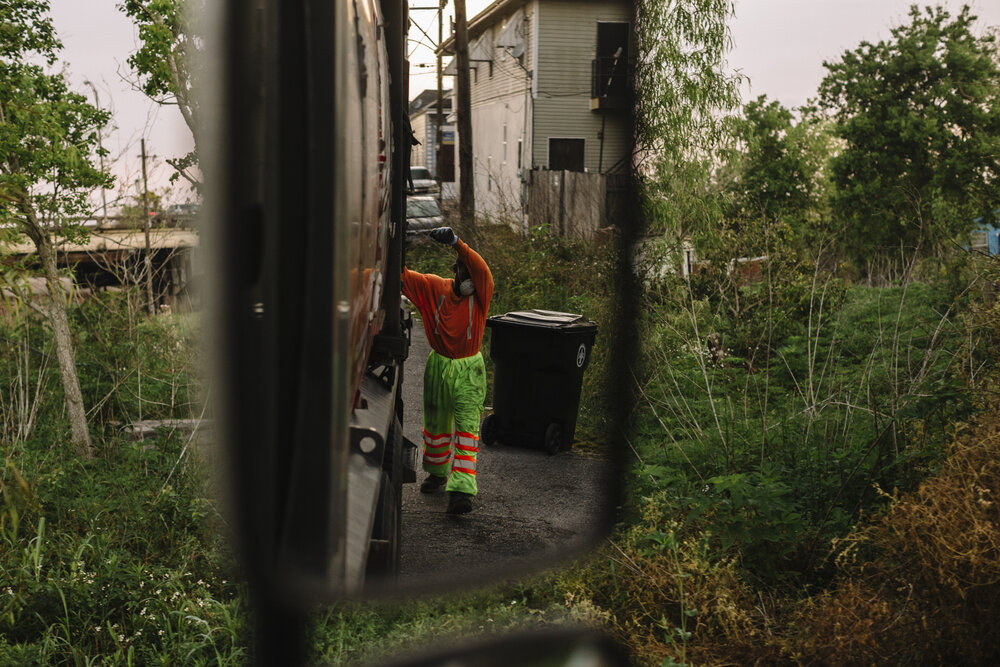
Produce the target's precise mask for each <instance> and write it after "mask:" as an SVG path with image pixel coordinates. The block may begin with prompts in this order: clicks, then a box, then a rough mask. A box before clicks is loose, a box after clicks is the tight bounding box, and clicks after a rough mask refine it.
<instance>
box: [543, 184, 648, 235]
mask: <svg viewBox="0 0 1000 667" xmlns="http://www.w3.org/2000/svg"><path fill="white" fill-rule="evenodd" d="M627 196H628V176H627V175H622V174H590V173H586V172H581V171H549V170H547V169H532V170H531V171H529V172H528V197H527V211H526V212H527V216H528V225H529V226H531V227H537V226H540V225H544V224H548V225H550V226H551V230H552V233H553V234H557V235H559V236H566V237H575V238H583V239H588V240H589V239H591V238H592V237H593V235H594V232H596V231H597V230H598V229H601V228H602V227H607V226H609V225H612V224H615V223H616V222H617V221H618V220H619V219H620V217H621V216H622V215H624V214H625V212H626V211H627V206H628V200H627Z"/></svg>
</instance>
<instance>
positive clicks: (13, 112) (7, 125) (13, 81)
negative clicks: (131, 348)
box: [0, 0, 112, 458]
mask: <svg viewBox="0 0 1000 667" xmlns="http://www.w3.org/2000/svg"><path fill="white" fill-rule="evenodd" d="M47 12H48V2H47V1H46V0H7V1H6V2H4V3H3V4H2V5H0V219H2V220H3V221H4V223H5V224H4V225H3V227H0V233H4V234H7V235H10V234H11V233H12V232H15V233H20V234H23V235H25V236H27V237H28V238H29V239H31V241H32V243H33V244H34V246H35V248H36V250H37V254H38V260H39V263H40V265H41V270H42V272H43V275H44V276H45V281H46V286H47V288H48V293H49V298H48V301H47V307H46V308H44V313H45V315H46V317H47V318H48V321H49V324H50V325H51V326H52V332H53V339H54V342H55V348H56V355H57V357H58V360H59V373H60V378H61V380H62V385H63V392H64V394H65V400H66V407H67V412H68V414H69V418H70V427H71V431H72V442H73V446H74V448H75V450H76V452H77V454H79V456H81V457H82V458H91V457H92V456H93V454H94V450H93V445H92V444H91V441H90V433H89V431H88V428H87V416H86V410H85V409H84V405H83V394H82V392H81V391H80V381H79V377H78V375H77V371H76V360H75V354H74V350H73V341H72V333H71V331H70V327H69V320H68V318H67V316H66V294H65V292H64V290H63V289H62V287H61V283H60V280H59V278H60V276H59V269H58V266H57V262H56V252H57V250H58V239H59V238H62V239H66V240H80V239H81V238H82V237H85V236H86V235H87V231H86V229H85V228H84V227H83V226H82V225H80V224H78V223H73V222H71V220H73V219H74V218H77V217H78V216H80V215H81V214H84V213H86V212H88V211H89V209H90V204H89V201H88V194H89V193H90V192H91V191H92V190H93V189H95V188H99V187H110V186H111V184H112V179H111V177H110V176H109V175H108V174H106V173H104V172H102V171H101V170H100V169H98V168H97V167H95V166H94V164H93V161H92V160H93V158H94V157H95V156H96V155H97V154H98V153H97V151H98V150H99V149H98V133H99V132H100V129H101V127H102V126H103V125H104V124H105V123H106V122H107V121H108V114H107V113H105V112H103V111H100V110H98V109H95V108H94V107H92V106H91V105H90V104H88V103H87V98H86V97H85V96H83V95H81V94H79V93H75V92H72V91H70V90H69V89H68V87H67V85H66V81H65V79H64V78H63V76H62V74H48V73H46V71H45V67H46V66H47V67H51V66H52V65H53V64H54V63H55V61H56V52H57V51H58V50H59V49H60V48H61V44H60V43H59V40H58V39H57V37H56V34H55V30H54V28H53V26H52V21H51V19H50V18H48V16H47ZM39 62H42V63H44V66H43V65H41V64H38V63H39Z"/></svg>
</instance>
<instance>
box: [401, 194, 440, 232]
mask: <svg viewBox="0 0 1000 667" xmlns="http://www.w3.org/2000/svg"><path fill="white" fill-rule="evenodd" d="M443 224H444V216H443V215H442V214H441V207H440V206H438V202H437V199H435V198H434V197H430V196H426V195H424V196H416V197H407V198H406V236H407V238H412V237H414V236H416V235H418V234H420V235H425V234H427V232H429V231H431V230H432V229H434V228H436V227H440V226H442V225H443Z"/></svg>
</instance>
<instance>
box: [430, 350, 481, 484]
mask: <svg viewBox="0 0 1000 667" xmlns="http://www.w3.org/2000/svg"><path fill="white" fill-rule="evenodd" d="M485 400H486V366H485V364H484V363H483V355H482V353H481V352H477V353H476V354H474V355H473V356H471V357H465V358H464V359H449V358H447V357H444V356H442V355H440V354H438V353H437V352H431V355H430V356H429V357H428V358H427V365H426V366H425V367H424V460H423V467H424V470H425V471H426V472H428V473H430V474H432V475H438V476H439V477H448V486H447V487H446V488H447V490H448V491H462V492H464V493H469V494H472V495H476V492H477V487H476V458H477V455H478V454H479V418H480V417H481V416H482V414H483V401H485ZM452 442H454V443H455V450H454V457H452ZM449 471H450V472H451V475H450V476H449V475H448V473H449Z"/></svg>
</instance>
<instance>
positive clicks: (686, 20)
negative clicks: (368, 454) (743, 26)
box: [635, 0, 740, 160]
mask: <svg viewBox="0 0 1000 667" xmlns="http://www.w3.org/2000/svg"><path fill="white" fill-rule="evenodd" d="M731 14H732V3H731V2H730V1H729V0H642V1H640V2H638V3H636V30H637V32H638V39H639V44H638V47H639V48H638V51H639V54H640V57H639V62H638V64H637V67H636V73H635V90H636V100H635V109H636V113H635V123H636V137H637V140H638V146H637V148H638V149H639V150H640V157H648V156H654V157H657V158H658V157H661V156H664V155H666V154H669V157H667V159H668V160H677V159H683V158H686V157H690V155H689V154H690V153H691V152H692V151H693V152H704V151H705V150H706V148H707V149H709V150H710V148H711V145H712V144H714V143H715V142H716V141H718V140H719V139H720V138H721V137H723V136H724V124H723V123H721V122H720V120H721V118H722V115H721V114H720V113H719V111H728V110H730V109H732V108H733V107H735V106H736V105H737V104H738V103H739V85H740V76H739V75H736V74H730V73H727V72H726V69H725V54H726V51H728V49H729V48H730V34H729V27H728V25H727V20H728V19H729V17H730V15H731Z"/></svg>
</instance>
